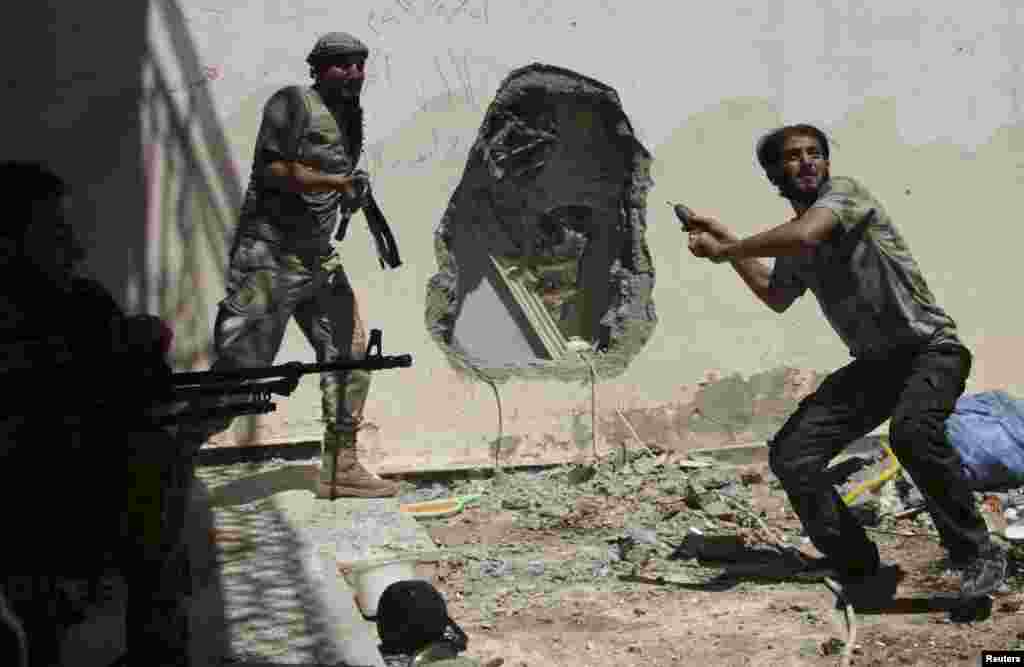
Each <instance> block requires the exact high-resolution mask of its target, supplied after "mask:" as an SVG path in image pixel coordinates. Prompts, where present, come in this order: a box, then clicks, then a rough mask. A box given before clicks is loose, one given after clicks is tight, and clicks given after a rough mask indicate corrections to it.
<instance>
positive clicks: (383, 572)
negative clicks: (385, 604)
mask: <svg viewBox="0 0 1024 667" xmlns="http://www.w3.org/2000/svg"><path fill="white" fill-rule="evenodd" d="M416 563H417V560H414V559H406V560H401V559H399V560H387V561H377V562H373V563H365V564H364V563H360V564H358V565H354V566H352V567H349V568H345V579H346V580H347V581H348V583H349V585H350V586H352V588H353V589H354V590H355V599H356V604H357V605H359V610H360V611H361V612H362V613H363V616H368V617H371V618H372V617H374V616H376V615H377V603H378V602H379V601H380V596H381V595H382V594H383V593H384V589H386V588H387V587H388V586H390V585H391V584H393V583H395V582H396V581H406V580H409V579H416V578H417V577H416Z"/></svg>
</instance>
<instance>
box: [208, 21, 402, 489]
mask: <svg viewBox="0 0 1024 667" xmlns="http://www.w3.org/2000/svg"><path fill="white" fill-rule="evenodd" d="M368 54H369V50H368V49H367V47H366V45H365V44H363V43H362V42H361V41H360V40H359V39H357V38H356V37H354V36H352V35H350V34H348V33H343V32H332V33H327V34H325V35H323V36H322V37H320V38H319V39H318V40H317V41H316V43H315V44H314V45H313V49H312V51H311V52H310V54H309V56H308V57H307V59H306V62H307V63H308V64H309V66H310V75H311V76H312V78H313V83H312V85H304V86H299V85H295V86H287V87H284V88H282V89H280V90H278V91H277V92H275V93H274V94H273V95H272V96H271V97H270V99H269V100H268V101H267V103H266V105H265V106H264V109H263V119H262V121H261V124H260V130H259V135H258V136H257V138H256V146H255V149H254V152H253V165H252V177H251V178H250V181H249V186H248V188H247V190H246V194H245V201H244V203H243V205H242V210H241V213H240V215H239V224H238V230H237V232H236V236H235V242H234V247H233V249H232V251H231V257H230V260H229V267H228V281H227V282H228V284H227V297H226V298H225V299H224V300H223V301H222V302H221V304H220V309H219V312H218V314H217V320H216V323H215V326H214V343H215V346H216V352H217V360H216V362H215V363H214V365H213V369H212V370H214V371H220V370H232V369H237V368H254V367H255V368H260V367H265V366H270V365H271V364H272V363H273V362H274V359H275V357H276V356H277V353H278V351H279V350H280V347H281V342H282V340H283V337H284V333H285V329H286V328H287V326H288V322H289V321H290V320H292V319H293V318H294V319H295V322H296V323H297V324H298V326H299V328H300V330H301V331H302V333H303V334H304V335H305V337H306V339H307V340H308V341H309V344H310V346H311V347H312V349H313V351H314V352H315V354H316V359H317V362H319V363H325V362H331V361H339V360H345V359H362V358H363V357H364V356H365V354H366V348H367V345H368V340H367V336H366V332H365V327H364V324H363V321H362V319H361V317H360V314H359V308H358V304H357V300H356V295H355V293H354V292H353V290H352V285H351V283H350V281H349V279H348V276H347V275H346V273H345V269H344V267H343V265H342V261H341V257H340V255H339V252H338V250H337V248H335V246H334V245H333V241H335V240H341V239H342V238H343V237H344V236H345V232H346V230H347V228H348V224H349V221H350V220H351V217H352V214H353V213H354V212H355V211H357V210H359V208H360V207H361V206H362V205H363V203H364V198H365V196H366V193H367V192H368V187H369V185H368V184H369V181H368V176H367V175H366V173H365V172H361V171H358V170H356V165H357V164H358V162H359V157H360V155H361V153H362V150H363V107H362V105H361V104H360V92H361V90H362V85H363V80H364V75H365V64H366V58H367V55H368ZM370 380H371V373H370V372H369V371H364V370H352V371H339V372H336V373H322V374H321V375H320V391H321V395H322V411H321V412H322V415H321V419H322V421H323V423H324V435H323V448H322V456H321V470H320V476H319V480H318V483H317V485H316V492H317V495H318V497H321V498H335V497H339V496H341V497H344V496H356V497H368V498H373V497H387V496H394V495H396V494H397V493H398V488H399V487H398V484H396V483H395V482H392V481H389V480H385V479H382V478H380V477H379V476H377V475H375V474H373V473H371V472H370V471H368V470H367V469H366V468H365V467H363V465H362V463H361V462H360V461H359V456H358V451H357V447H356V439H357V437H358V433H359V431H360V429H361V427H362V422H363V407H364V404H365V403H366V398H367V396H368V393H369V390H370ZM231 421H232V420H231V419H230V418H228V419H225V420H222V421H220V422H219V423H218V422H217V421H215V420H212V421H211V422H210V426H209V431H210V432H211V434H212V433H216V432H218V431H223V430H226V429H227V428H229V427H230V425H231Z"/></svg>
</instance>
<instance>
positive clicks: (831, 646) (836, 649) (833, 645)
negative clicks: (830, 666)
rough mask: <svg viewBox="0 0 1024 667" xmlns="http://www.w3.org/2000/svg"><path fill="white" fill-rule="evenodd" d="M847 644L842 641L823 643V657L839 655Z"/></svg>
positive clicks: (834, 639) (830, 640) (833, 639)
mask: <svg viewBox="0 0 1024 667" xmlns="http://www.w3.org/2000/svg"><path fill="white" fill-rule="evenodd" d="M844 646H846V643H845V642H844V641H843V640H842V639H836V638H835V637H832V638H831V639H829V640H827V641H824V642H822V643H821V654H822V655H839V654H840V653H841V652H842V650H843V647H844Z"/></svg>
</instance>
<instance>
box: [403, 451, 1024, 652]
mask: <svg viewBox="0 0 1024 667" xmlns="http://www.w3.org/2000/svg"><path fill="white" fill-rule="evenodd" d="M569 470H570V469H569V468H567V467H562V468H557V469H552V470H545V471H535V472H522V473H516V474H500V475H498V476H497V477H496V478H493V479H476V480H463V481H451V482H445V483H440V482H437V481H435V482H432V483H430V484H429V485H428V484H426V483H420V484H418V485H417V487H418V488H416V489H415V490H414V489H413V487H412V486H409V488H407V494H406V497H405V500H406V501H410V500H416V499H429V498H430V497H438V496H442V495H453V494H454V495H461V494H468V493H476V494H480V496H481V497H480V499H479V500H478V501H477V503H476V504H475V505H472V506H470V507H468V508H467V509H465V510H464V511H463V512H462V513H460V514H458V515H455V516H452V517H449V518H441V519H431V520H425V521H426V526H427V528H428V530H429V532H430V534H431V536H432V538H433V539H434V541H435V542H436V543H437V544H438V546H439V547H442V548H444V549H447V550H448V551H449V556H448V557H447V558H446V559H444V560H443V561H441V562H440V563H439V564H438V566H437V569H436V572H435V574H434V581H435V585H436V586H437V587H438V588H439V590H441V591H442V592H443V593H444V594H445V597H446V598H447V600H448V602H449V612H450V615H451V616H452V618H454V619H455V620H456V621H457V622H458V623H459V624H460V625H461V626H462V628H463V629H464V630H465V631H466V632H467V633H468V635H469V637H470V643H469V651H468V654H469V655H473V656H476V657H479V658H484V659H491V658H495V657H501V658H504V660H505V662H504V664H505V665H506V666H508V667H523V666H529V667H541V666H552V665H559V666H562V667H589V666H598V665H600V666H606V665H617V666H630V665H637V666H639V665H644V666H650V665H654V666H657V665H702V664H704V665H716V666H728V665H773V666H774V665H835V664H838V663H839V653H840V651H841V650H842V647H843V645H844V644H843V641H844V640H845V638H846V636H847V635H846V632H845V628H844V623H843V616H842V613H841V612H840V611H837V609H836V601H835V597H834V595H833V594H832V593H831V592H830V591H829V590H828V589H827V588H826V587H825V586H824V585H823V583H822V582H821V581H820V579H819V580H801V579H799V578H797V577H796V576H794V575H793V572H794V568H793V567H789V566H788V565H787V563H788V562H789V561H787V560H786V559H785V558H784V557H782V556H781V555H779V554H778V552H776V551H773V550H771V549H769V548H768V546H767V540H768V539H770V538H775V537H778V536H780V535H782V536H785V538H786V539H787V544H790V545H792V546H794V547H796V548H799V549H800V551H801V552H802V553H803V554H805V555H806V556H808V557H816V556H820V554H817V552H816V550H815V549H814V548H813V547H812V546H810V545H809V544H807V542H806V540H805V539H802V538H801V529H800V525H799V522H798V520H797V519H796V517H795V515H793V514H792V513H791V512H790V511H789V509H788V505H787V503H786V499H785V496H784V495H783V492H782V491H781V489H780V488H779V487H778V484H777V482H775V481H774V479H773V478H772V476H771V475H770V473H769V472H768V470H767V468H766V467H757V466H749V467H746V468H743V469H736V468H733V469H728V470H714V469H712V470H694V469H691V468H685V467H680V466H679V465H678V463H668V462H663V461H662V460H661V459H659V458H656V457H653V456H644V457H639V458H637V459H636V460H634V461H632V462H631V463H630V464H626V465H624V466H615V465H613V464H612V463H610V462H605V463H603V464H602V465H601V466H600V467H599V468H598V471H597V473H596V474H595V475H594V476H593V477H592V478H590V479H587V480H582V481H581V480H580V479H579V478H575V479H570V476H569ZM867 474H868V475H870V474H871V471H870V470H868V471H867ZM407 484H408V483H407ZM892 485H893V483H891V482H890V483H889V484H888V485H887V486H889V487H892ZM884 495H885V493H882V494H880V495H879V496H877V497H876V498H875V499H874V501H873V502H875V503H876V505H877V504H878V501H879V499H882V502H881V505H882V506H883V508H884V507H885V506H886V503H885V502H884V498H883V497H884ZM890 495H891V488H890ZM869 502H872V501H871V499H869ZM983 506H984V507H985V511H986V512H987V513H988V517H987V518H988V519H989V520H990V522H991V523H990V526H992V527H993V528H996V527H998V526H999V525H1000V523H999V522H1000V518H999V514H998V512H991V511H990V510H996V509H998V508H996V507H995V506H994V505H993V504H992V503H991V502H988V503H983ZM883 514H885V512H884V511H883ZM693 528H696V529H697V530H700V531H702V532H703V533H704V534H705V535H720V536H724V537H725V539H729V538H730V536H731V538H732V539H733V540H734V541H735V539H736V538H739V539H741V540H742V543H740V544H739V545H738V546H737V545H733V548H732V550H731V551H730V550H729V548H728V547H727V548H726V555H727V556H728V555H731V560H732V561H733V562H730V563H725V562H721V561H718V560H715V561H712V560H704V559H701V558H687V557H685V556H686V555H687V554H688V552H686V550H685V549H682V550H680V549H679V548H678V547H679V546H680V545H681V544H683V545H685V544H687V543H688V542H687V540H688V539H690V540H692V539H694V538H687V534H688V533H692V530H691V529H693ZM881 531H888V532H881ZM891 533H901V534H898V535H897V534H891ZM871 534H872V537H873V538H874V539H875V540H876V541H877V543H878V544H879V547H880V550H881V552H882V557H883V559H886V560H890V561H893V562H896V563H898V564H899V565H900V567H901V568H902V570H903V572H904V579H903V580H902V581H901V582H900V583H899V587H898V590H897V592H896V594H895V596H894V597H893V598H892V599H891V600H889V601H887V602H886V603H885V604H881V605H877V608H874V609H866V610H860V611H858V613H857V615H856V622H857V634H856V639H855V642H854V649H853V660H852V663H851V664H853V665H864V666H867V665H977V664H979V654H980V652H981V651H982V650H983V649H1024V576H1022V574H1024V573H1022V570H1024V568H1020V566H1019V565H1020V563H1021V560H1022V558H1024V549H1021V548H1020V547H1019V546H1017V547H1013V548H1012V549H1011V565H1010V579H1009V580H1008V583H1007V585H1006V586H1005V587H1004V590H1003V591H1001V592H999V593H998V594H996V595H995V596H993V599H992V605H991V610H990V612H986V610H982V611H981V612H979V613H977V614H976V615H974V616H972V620H969V621H968V622H960V621H954V620H952V619H951V616H952V615H953V610H954V606H955V605H954V604H953V602H954V601H953V598H952V597H951V596H949V594H951V593H953V592H954V591H956V590H957V587H958V583H959V575H958V574H956V573H955V572H952V571H950V570H948V569H945V565H944V562H943V556H944V553H943V550H942V549H941V548H940V546H939V544H938V541H937V536H936V534H935V532H934V529H933V528H932V526H931V522H930V519H928V518H927V516H926V515H923V514H922V515H919V516H917V517H916V518H902V519H898V520H896V519H892V518H886V517H884V516H883V518H882V519H881V521H880V522H879V523H878V525H877V526H876V527H875V528H874V529H873V530H872V532H871ZM1004 544H1005V543H1004ZM689 554H690V555H692V552H689ZM679 556H684V557H679ZM753 569H760V571H761V572H762V574H761V575H760V576H756V575H754V574H753V573H752V570H753ZM767 572H774V574H770V575H766V574H765V573H767ZM943 594H946V595H947V597H943Z"/></svg>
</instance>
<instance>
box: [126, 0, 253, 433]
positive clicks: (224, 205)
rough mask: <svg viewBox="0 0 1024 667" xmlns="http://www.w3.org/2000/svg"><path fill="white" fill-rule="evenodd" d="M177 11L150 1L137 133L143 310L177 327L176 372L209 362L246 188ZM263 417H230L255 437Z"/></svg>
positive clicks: (238, 429) (166, 0)
mask: <svg viewBox="0 0 1024 667" xmlns="http://www.w3.org/2000/svg"><path fill="white" fill-rule="evenodd" d="M217 76H219V73H218V70H217V68H215V67H208V66H204V65H203V64H202V63H201V62H200V60H199V56H198V54H197V51H196V48H195V44H194V43H193V40H192V37H191V35H190V33H189V29H188V25H187V23H186V20H185V16H184V14H183V13H182V11H181V8H180V7H179V5H178V4H177V3H176V2H175V1H174V0H152V4H151V6H150V26H149V39H148V43H147V50H146V53H145V57H144V59H143V62H142V80H143V94H142V97H141V103H140V113H141V118H142V127H141V140H142V152H143V156H144V161H143V171H144V174H145V185H146V215H145V230H146V231H145V244H146V245H145V260H146V261H145V266H146V271H145V274H144V277H145V279H144V280H143V282H142V289H141V292H142V299H141V300H142V302H143V304H145V305H144V306H143V308H144V309H145V310H146V311H148V312H151V313H156V314H159V315H160V317H162V318H163V319H164V320H165V321H167V322H169V323H170V324H171V326H172V328H173V330H174V334H175V337H174V344H173V347H172V350H171V360H172V364H173V366H174V368H175V369H176V370H205V369H206V368H208V367H209V366H210V365H211V363H212V362H213V360H214V359H213V357H214V350H213V326H214V319H215V318H216V312H217V305H218V302H219V300H220V299H221V298H223V296H224V293H225V278H226V266H227V261H228V256H229V251H230V249H231V244H232V242H233V236H234V230H235V226H236V224H237V211H238V210H239V208H240V207H241V202H242V196H243V190H242V184H241V182H240V180H239V176H238V174H237V173H236V172H235V168H234V161H233V159H232V154H231V150H230V148H229V145H228V141H227V138H226V135H225V132H224V129H223V127H222V126H221V123H220V121H219V120H218V116H217V113H216V110H215V108H214V104H213V99H212V97H211V95H210V91H209V88H208V84H209V83H210V82H211V81H213V80H215V79H216V78H217ZM259 422H260V416H258V415H256V416H246V417H242V418H240V419H237V420H235V422H234V427H233V431H234V439H235V441H236V443H237V444H242V445H244V444H248V443H250V442H252V441H254V440H255V439H256V435H257V432H258V430H259Z"/></svg>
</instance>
